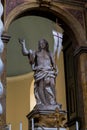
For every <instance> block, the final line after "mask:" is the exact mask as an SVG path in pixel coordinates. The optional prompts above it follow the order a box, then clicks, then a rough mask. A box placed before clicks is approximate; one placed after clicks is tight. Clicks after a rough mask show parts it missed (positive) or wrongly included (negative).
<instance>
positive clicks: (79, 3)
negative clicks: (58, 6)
mask: <svg viewBox="0 0 87 130" xmlns="http://www.w3.org/2000/svg"><path fill="white" fill-rule="evenodd" d="M52 1H53V2H57V3H63V4H68V5H72V6H79V7H85V5H86V4H87V2H85V0H84V1H83V2H82V1H76V0H72V1H71V0H52ZM86 7H87V5H86Z"/></svg>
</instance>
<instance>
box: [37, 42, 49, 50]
mask: <svg viewBox="0 0 87 130" xmlns="http://www.w3.org/2000/svg"><path fill="white" fill-rule="evenodd" d="M38 49H39V50H41V49H45V50H46V51H49V44H48V42H47V41H46V40H45V39H41V40H40V41H39V42H38Z"/></svg>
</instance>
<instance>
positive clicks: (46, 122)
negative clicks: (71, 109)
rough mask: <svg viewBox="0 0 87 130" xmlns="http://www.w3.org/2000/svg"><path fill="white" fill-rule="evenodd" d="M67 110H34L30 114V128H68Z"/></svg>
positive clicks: (63, 129)
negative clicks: (65, 124)
mask: <svg viewBox="0 0 87 130" xmlns="http://www.w3.org/2000/svg"><path fill="white" fill-rule="evenodd" d="M65 116H66V112H65V111H62V110H60V111H59V110H58V109H57V110H33V111H31V112H30V113H29V114H28V115H27V118H28V124H29V126H28V130H66V129H65V128H64V120H65V119H66V118H65Z"/></svg>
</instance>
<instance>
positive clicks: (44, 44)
mask: <svg viewBox="0 0 87 130" xmlns="http://www.w3.org/2000/svg"><path fill="white" fill-rule="evenodd" d="M40 48H41V49H45V48H46V42H45V41H44V40H41V41H40Z"/></svg>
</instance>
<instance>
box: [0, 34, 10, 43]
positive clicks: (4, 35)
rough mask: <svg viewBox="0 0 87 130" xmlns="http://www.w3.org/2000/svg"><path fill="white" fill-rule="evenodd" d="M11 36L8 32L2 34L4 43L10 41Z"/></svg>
mask: <svg viewBox="0 0 87 130" xmlns="http://www.w3.org/2000/svg"><path fill="white" fill-rule="evenodd" d="M10 38H11V36H9V35H7V34H2V35H1V39H2V41H3V42H4V43H8V42H9V40H10Z"/></svg>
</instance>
